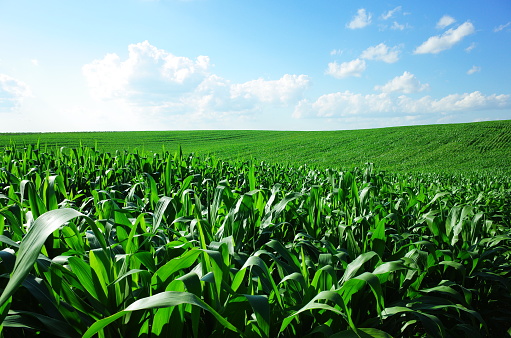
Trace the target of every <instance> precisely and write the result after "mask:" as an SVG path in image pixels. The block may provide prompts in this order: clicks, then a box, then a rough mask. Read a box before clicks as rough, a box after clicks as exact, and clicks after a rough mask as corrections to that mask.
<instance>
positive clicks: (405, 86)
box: [374, 72, 429, 94]
mask: <svg viewBox="0 0 511 338" xmlns="http://www.w3.org/2000/svg"><path fill="white" fill-rule="evenodd" d="M374 89H375V90H378V91H381V92H384V93H393V92H399V93H405V94H409V93H417V92H421V91H424V90H427V89H429V84H427V83H426V84H422V83H420V81H419V80H417V78H416V77H415V75H413V74H412V73H409V72H404V73H403V75H401V76H396V77H395V78H393V79H392V80H390V81H389V82H387V83H386V84H385V85H383V86H375V87H374Z"/></svg>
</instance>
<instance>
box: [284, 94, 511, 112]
mask: <svg viewBox="0 0 511 338" xmlns="http://www.w3.org/2000/svg"><path fill="white" fill-rule="evenodd" d="M510 107H511V100H510V95H503V94H502V95H496V94H492V95H484V94H482V93H481V92H479V91H475V92H472V93H464V94H451V95H447V96H445V97H443V98H441V99H437V100H435V99H433V98H432V97H430V96H424V97H422V98H419V99H413V98H411V97H409V96H406V95H400V96H397V97H395V96H392V95H390V94H389V93H386V92H385V93H381V94H367V95H363V94H357V93H353V92H350V91H344V92H337V93H331V94H325V95H321V96H320V97H319V98H318V99H317V100H316V101H313V102H310V101H309V100H307V99H304V100H301V101H300V102H299V103H298V104H297V106H296V108H295V110H294V113H293V117H294V118H325V117H327V118H343V117H349V116H359V117H360V116H374V115H376V116H380V115H383V114H389V113H395V114H400V115H406V114H426V115H429V114H433V113H452V112H466V111H478V110H486V109H487V110H491V109H507V108H510Z"/></svg>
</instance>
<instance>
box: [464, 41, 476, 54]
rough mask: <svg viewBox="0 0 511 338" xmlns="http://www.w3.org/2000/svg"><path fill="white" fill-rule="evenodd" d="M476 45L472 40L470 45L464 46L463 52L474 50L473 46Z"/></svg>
mask: <svg viewBox="0 0 511 338" xmlns="http://www.w3.org/2000/svg"><path fill="white" fill-rule="evenodd" d="M476 46H477V45H476V43H475V42H472V43H471V44H470V46H468V47H467V48H465V52H467V53H470V52H471V51H472V50H474V48H476Z"/></svg>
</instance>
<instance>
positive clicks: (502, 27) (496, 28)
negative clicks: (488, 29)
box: [493, 21, 511, 33]
mask: <svg viewBox="0 0 511 338" xmlns="http://www.w3.org/2000/svg"><path fill="white" fill-rule="evenodd" d="M509 26H511V21H510V22H508V23H506V24H504V25H500V26H498V27H495V28H494V29H493V31H494V32H495V33H497V32H500V31H502V30H504V29H505V28H507V27H509Z"/></svg>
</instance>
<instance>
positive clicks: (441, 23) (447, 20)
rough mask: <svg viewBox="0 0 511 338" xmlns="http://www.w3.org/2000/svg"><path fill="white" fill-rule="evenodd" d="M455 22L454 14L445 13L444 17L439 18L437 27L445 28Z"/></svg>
mask: <svg viewBox="0 0 511 338" xmlns="http://www.w3.org/2000/svg"><path fill="white" fill-rule="evenodd" d="M455 22H456V20H455V19H454V18H453V17H452V16H449V15H444V16H443V17H441V18H440V20H438V22H437V24H436V28H438V29H444V28H445V27H447V26H450V25H452V24H453V23H455Z"/></svg>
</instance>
